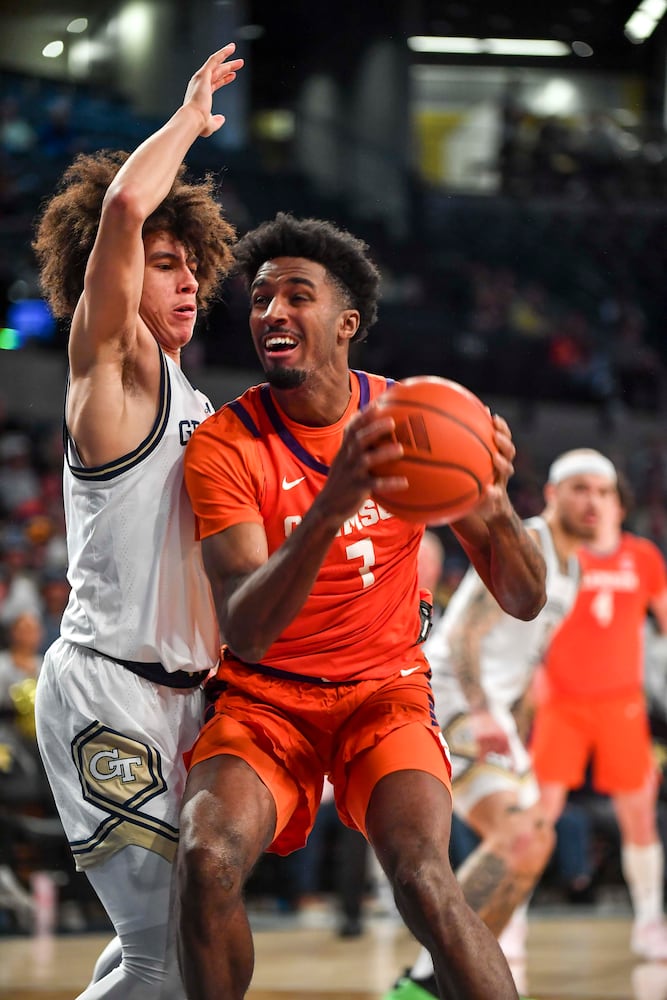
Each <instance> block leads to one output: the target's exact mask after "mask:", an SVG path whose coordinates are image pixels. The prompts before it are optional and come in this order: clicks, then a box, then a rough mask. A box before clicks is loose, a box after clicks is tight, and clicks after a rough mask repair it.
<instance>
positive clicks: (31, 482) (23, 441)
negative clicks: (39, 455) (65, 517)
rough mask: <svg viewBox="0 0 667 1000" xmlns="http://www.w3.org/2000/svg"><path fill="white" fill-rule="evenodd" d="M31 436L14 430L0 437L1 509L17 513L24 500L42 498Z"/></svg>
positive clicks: (29, 501)
mask: <svg viewBox="0 0 667 1000" xmlns="http://www.w3.org/2000/svg"><path fill="white" fill-rule="evenodd" d="M32 463H33V460H32V454H31V447H30V439H29V437H28V436H27V435H26V434H22V433H19V432H13V433H9V434H5V435H4V436H3V437H2V438H0V510H3V511H4V512H5V513H6V514H13V513H15V512H16V511H17V510H18V509H19V508H20V507H21V505H22V504H26V503H35V502H39V497H40V488H39V478H38V476H37V473H36V472H35V469H34V467H33V464H32Z"/></svg>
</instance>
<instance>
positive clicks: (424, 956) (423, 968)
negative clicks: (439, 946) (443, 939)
mask: <svg viewBox="0 0 667 1000" xmlns="http://www.w3.org/2000/svg"><path fill="white" fill-rule="evenodd" d="M433 974H434V972H433V959H432V958H431V953H430V951H427V950H426V948H422V950H421V951H420V952H419V954H418V955H417V961H416V962H415V964H414V965H413V966H412V968H411V969H410V976H411V977H412V979H428V977H429V976H432V975H433Z"/></svg>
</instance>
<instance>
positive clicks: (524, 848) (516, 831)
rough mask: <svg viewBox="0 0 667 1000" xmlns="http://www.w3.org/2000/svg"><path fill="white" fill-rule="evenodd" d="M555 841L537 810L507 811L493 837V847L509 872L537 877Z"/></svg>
mask: <svg viewBox="0 0 667 1000" xmlns="http://www.w3.org/2000/svg"><path fill="white" fill-rule="evenodd" d="M555 839H556V837H555V831H554V828H553V825H552V823H550V822H549V820H547V818H546V817H545V816H544V815H543V814H542V812H541V811H539V810H537V809H535V808H530V809H513V810H508V812H507V814H506V818H505V822H504V823H503V825H502V828H501V829H499V830H498V833H497V835H496V837H494V840H495V845H494V847H495V849H496V851H497V853H499V854H502V855H503V856H504V857H505V859H506V862H507V865H508V867H509V868H510V869H511V870H512V871H515V872H517V873H519V872H521V873H527V872H528V873H534V874H539V873H540V872H541V871H542V869H543V868H544V866H545V865H546V863H547V861H548V860H549V858H550V856H551V853H552V851H553V849H554V845H555Z"/></svg>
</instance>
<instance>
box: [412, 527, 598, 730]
mask: <svg viewBox="0 0 667 1000" xmlns="http://www.w3.org/2000/svg"><path fill="white" fill-rule="evenodd" d="M525 524H526V527H527V528H531V529H533V530H534V531H536V532H537V535H538V539H539V544H540V546H541V549H542V554H543V556H544V561H545V563H546V571H547V572H546V595H547V599H546V604H545V605H544V607H543V608H542V610H541V611H540V613H539V614H538V615H537V617H536V618H534V619H533V620H532V621H521V620H519V619H518V618H513V617H512V616H511V615H508V614H506V613H505V612H501V614H502V618H500V619H499V620H498V621H497V622H496V623H495V625H494V626H493V627H492V628H491V629H489V631H488V632H487V633H486V635H485V636H484V637H483V638H482V641H481V650H480V682H481V686H482V688H483V690H484V692H485V694H486V697H487V700H488V701H489V703H493V704H498V705H503V706H505V707H508V708H509V707H510V706H512V705H513V704H514V703H515V702H516V701H517V699H518V698H520V697H521V695H522V694H523V693H524V691H525V690H526V687H527V686H528V683H529V681H530V678H531V675H532V672H533V669H534V668H535V666H536V665H537V663H538V662H539V659H540V656H541V655H542V653H543V651H544V648H545V646H546V644H547V641H548V638H549V636H550V634H551V632H552V630H553V629H554V628H555V626H556V625H557V624H558V623H559V622H560V621H561V620H562V618H564V616H565V615H566V614H567V613H568V611H569V610H570V608H571V607H572V604H573V602H574V598H575V596H576V592H577V587H578V584H579V564H578V562H577V560H576V558H574V557H573V558H572V559H570V560H569V562H568V566H567V569H566V571H565V572H564V571H563V570H562V569H561V568H560V563H559V559H558V556H557V554H556V550H555V549H554V544H553V539H552V537H551V532H550V530H549V528H548V526H547V524H546V522H545V521H544V520H543V518H541V517H533V518H530V519H529V520H527V521H526V522H525ZM480 585H481V581H480V579H479V576H478V575H477V573H476V571H475V570H474V568H473V567H472V566H471V567H470V568H469V569H468V570H467V572H466V574H465V576H464V577H463V580H462V581H461V583H460V584H459V586H458V587H457V589H456V591H455V592H454V594H453V595H452V597H451V599H450V601H449V603H448V605H447V608H446V609H445V612H444V614H443V616H442V618H441V619H440V621H439V622H438V624H437V626H436V628H434V630H433V632H432V633H431V635H430V637H429V639H428V641H427V643H426V645H425V647H424V652H425V653H426V656H427V657H428V660H429V662H430V664H431V667H432V669H433V686H434V690H435V692H436V696H437V697H438V700H440V698H442V707H443V708H444V706H445V705H446V704H449V705H452V704H453V703H455V704H456V706H457V708H458V710H459V711H460V710H462V708H463V705H462V700H463V698H462V692H461V689H460V686H459V683H458V679H457V677H456V674H455V671H454V668H453V666H452V663H451V660H450V651H449V635H450V632H451V629H452V627H453V626H454V625H457V624H458V622H459V619H460V618H461V616H462V615H463V614H464V613H465V611H466V609H467V607H468V604H469V602H470V601H471V599H473V598H474V594H475V591H476V590H477V589H478V588H479V586H480ZM444 710H445V711H446V712H448V709H447V708H445V709H444ZM439 718H441V717H440V714H439ZM441 721H442V719H441Z"/></svg>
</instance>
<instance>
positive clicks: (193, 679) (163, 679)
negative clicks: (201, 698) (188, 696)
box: [86, 646, 208, 688]
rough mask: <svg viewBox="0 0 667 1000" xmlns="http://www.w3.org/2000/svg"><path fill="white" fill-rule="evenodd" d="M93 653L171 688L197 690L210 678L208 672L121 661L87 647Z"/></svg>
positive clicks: (134, 661) (148, 679) (146, 678)
mask: <svg viewBox="0 0 667 1000" xmlns="http://www.w3.org/2000/svg"><path fill="white" fill-rule="evenodd" d="M86 649H90V651H91V653H95V654H96V655H97V656H104V657H106V659H107V660H113V662H114V663H119V664H120V665H121V667H125V669H126V670H129V671H130V672H131V673H133V674H137V675H138V676H139V677H143V678H144V680H147V681H152V683H153V684H162V685H164V687H171V688H196V687H199V685H200V684H203V683H204V681H205V680H206V678H207V677H208V670H198V671H196V672H195V673H192V674H190V673H188V671H187V670H172V671H171V672H170V671H169V670H165V668H164V667H163V666H162V664H161V663H141V662H139V661H138V660H121V659H120V657H118V656H111V655H110V654H109V653H102V652H100V650H98V649H93V648H92V647H91V646H87V647H86Z"/></svg>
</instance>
